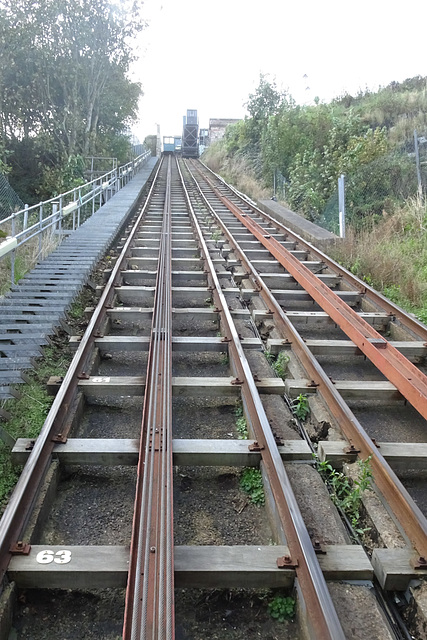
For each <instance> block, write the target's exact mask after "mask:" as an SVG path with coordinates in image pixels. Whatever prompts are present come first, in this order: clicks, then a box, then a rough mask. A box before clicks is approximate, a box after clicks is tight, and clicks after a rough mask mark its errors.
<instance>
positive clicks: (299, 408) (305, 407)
mask: <svg viewBox="0 0 427 640" xmlns="http://www.w3.org/2000/svg"><path fill="white" fill-rule="evenodd" d="M292 411H293V412H294V414H295V415H296V417H297V418H298V419H299V420H306V419H307V416H308V415H309V413H310V405H309V404H308V398H307V396H306V395H304V394H303V393H300V394H299V396H298V397H297V398H296V399H295V400H294V401H293V402H292Z"/></svg>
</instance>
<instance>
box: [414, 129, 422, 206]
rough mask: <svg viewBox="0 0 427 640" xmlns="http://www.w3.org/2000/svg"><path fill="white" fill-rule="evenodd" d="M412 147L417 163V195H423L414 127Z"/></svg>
mask: <svg viewBox="0 0 427 640" xmlns="http://www.w3.org/2000/svg"><path fill="white" fill-rule="evenodd" d="M414 149H415V162H416V164H417V180H418V195H419V196H422V195H423V185H422V182H421V169H420V152H419V150H418V135H417V130H416V129H414Z"/></svg>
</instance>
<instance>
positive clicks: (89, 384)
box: [48, 376, 285, 397]
mask: <svg viewBox="0 0 427 640" xmlns="http://www.w3.org/2000/svg"><path fill="white" fill-rule="evenodd" d="M234 381H235V378H232V377H230V378H227V377H223V378H219V377H217V378H208V377H200V378H190V377H173V378H172V390H173V394H174V395H175V396H182V395H187V396H196V397H200V396H204V397H213V396H217V395H228V396H229V395H238V394H239V393H240V384H239V383H237V384H236V383H235V382H234ZM55 384H56V385H57V384H58V381H57V380H55V381H53V383H52V384H51V385H50V388H51V390H53V385H55ZM256 386H257V388H258V391H259V392H260V393H273V394H280V395H283V394H284V392H285V384H284V382H283V380H281V379H280V378H262V379H260V380H259V381H258V382H256ZM48 387H49V383H48ZM79 387H80V389H81V391H83V393H84V394H85V395H86V396H89V397H90V396H92V397H93V396H98V397H101V396H109V395H119V396H140V395H143V394H144V392H145V377H143V376H92V377H90V378H89V379H88V380H80V381H79Z"/></svg>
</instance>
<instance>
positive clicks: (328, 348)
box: [267, 313, 427, 360]
mask: <svg viewBox="0 0 427 640" xmlns="http://www.w3.org/2000/svg"><path fill="white" fill-rule="evenodd" d="M287 315H288V317H289V315H290V314H289V313H288V314H287ZM325 315H326V314H325ZM360 315H363V316H365V315H368V314H360ZM369 315H375V316H377V315H379V314H369ZM381 315H382V314H381ZM387 318H388V319H389V316H387V317H386V319H387ZM365 319H366V318H365ZM372 320H377V318H372ZM380 321H383V318H381V320H380ZM389 343H390V344H391V345H392V346H393V347H395V348H396V349H398V350H399V351H400V352H401V353H403V354H404V355H405V356H406V357H407V358H408V359H410V360H417V359H419V358H425V356H426V355H427V344H426V343H425V342H420V341H410V340H408V341H407V342H404V341H401V340H399V341H393V340H389ZM305 344H306V345H307V347H308V348H309V349H310V351H311V352H312V353H313V355H315V356H325V355H327V356H341V355H343V356H347V355H356V356H362V355H363V353H362V351H360V349H359V348H358V347H356V345H355V344H354V342H352V341H351V340H311V339H307V340H305ZM286 347H290V344H289V343H287V342H286V341H284V340H281V339H280V338H279V339H277V338H276V339H272V338H270V339H268V340H267V349H268V350H269V351H271V353H273V354H277V353H279V351H282V349H284V348H286Z"/></svg>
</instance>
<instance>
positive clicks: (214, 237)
mask: <svg viewBox="0 0 427 640" xmlns="http://www.w3.org/2000/svg"><path fill="white" fill-rule="evenodd" d="M220 237H221V231H220V230H219V229H215V231H213V232H212V233H211V240H213V241H214V242H218V240H219V239H220Z"/></svg>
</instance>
